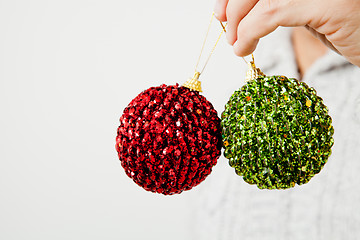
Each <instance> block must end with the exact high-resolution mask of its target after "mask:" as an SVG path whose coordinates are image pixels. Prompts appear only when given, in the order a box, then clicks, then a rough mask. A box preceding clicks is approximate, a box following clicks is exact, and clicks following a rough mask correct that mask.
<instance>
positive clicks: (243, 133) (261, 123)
mask: <svg viewBox="0 0 360 240" xmlns="http://www.w3.org/2000/svg"><path fill="white" fill-rule="evenodd" d="M331 122H332V121H331V117H330V116H329V114H328V109H327V107H326V106H325V105H324V103H323V100H322V99H321V98H320V97H319V96H317V94H316V91H315V90H314V89H313V88H309V87H308V86H307V85H306V84H305V83H303V82H299V81H298V80H296V79H293V78H289V79H288V78H286V77H284V76H258V77H257V78H256V79H253V80H250V81H248V82H247V83H246V84H245V85H244V86H243V87H242V88H241V89H239V90H237V91H235V92H234V94H233V95H232V96H231V98H230V100H229V101H228V103H227V104H226V105H225V110H224V112H223V113H222V119H221V126H222V135H223V146H224V148H225V152H224V156H225V157H226V158H228V159H229V164H230V166H231V167H234V168H235V172H236V174H238V175H240V176H242V177H243V179H244V180H245V181H246V182H247V183H250V184H256V185H257V186H258V187H259V188H261V189H264V188H266V189H286V188H290V187H294V186H295V184H299V185H300V184H304V183H307V182H308V181H309V180H310V179H311V178H312V177H313V176H314V175H315V174H317V173H319V172H320V170H321V169H322V168H323V166H324V164H325V163H326V161H327V159H328V158H329V156H330V154H331V147H332V145H333V143H334V140H333V138H332V136H333V133H334V129H333V127H332V125H331Z"/></svg>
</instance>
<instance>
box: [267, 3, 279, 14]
mask: <svg viewBox="0 0 360 240" xmlns="http://www.w3.org/2000/svg"><path fill="white" fill-rule="evenodd" d="M264 7H265V8H264V14H266V15H269V16H273V15H275V14H276V13H277V12H278V11H279V8H280V0H265V5H264Z"/></svg>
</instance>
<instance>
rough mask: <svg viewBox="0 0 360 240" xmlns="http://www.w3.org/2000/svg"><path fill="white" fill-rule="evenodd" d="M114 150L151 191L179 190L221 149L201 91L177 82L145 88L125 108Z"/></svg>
mask: <svg viewBox="0 0 360 240" xmlns="http://www.w3.org/2000/svg"><path fill="white" fill-rule="evenodd" d="M115 146H116V150H117V152H118V155H119V159H120V161H121V165H122V166H123V168H124V169H125V173H126V174H127V175H128V176H129V177H130V178H132V179H133V181H134V182H135V183H137V184H138V185H139V186H141V187H143V188H144V189H145V190H148V191H151V192H157V193H162V194H165V195H170V194H175V193H181V192H182V191H184V190H189V189H191V188H192V187H194V186H196V185H197V184H199V183H200V182H201V181H203V180H204V179H205V178H206V176H208V175H209V174H210V172H211V168H212V167H213V166H214V165H215V164H216V162H217V159H218V157H219V156H220V154H221V128H220V119H219V117H218V116H217V112H216V110H215V109H214V108H213V106H212V104H211V103H210V102H209V101H207V100H206V98H205V97H203V96H202V95H200V94H199V92H197V91H191V90H189V89H188V88H185V87H179V85H178V84H177V85H173V86H166V85H161V86H160V87H152V88H149V89H147V90H145V91H143V92H142V93H140V94H139V95H138V96H137V97H136V98H135V99H133V100H132V101H131V102H130V104H129V105H128V106H127V107H126V108H125V110H124V113H123V115H122V116H121V118H120V126H119V128H118V131H117V137H116V145H115Z"/></svg>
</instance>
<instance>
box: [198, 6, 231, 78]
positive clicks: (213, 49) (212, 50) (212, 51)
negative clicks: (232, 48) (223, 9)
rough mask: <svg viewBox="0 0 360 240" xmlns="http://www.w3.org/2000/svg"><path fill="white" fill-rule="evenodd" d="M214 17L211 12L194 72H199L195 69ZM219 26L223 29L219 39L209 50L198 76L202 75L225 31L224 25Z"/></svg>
mask: <svg viewBox="0 0 360 240" xmlns="http://www.w3.org/2000/svg"><path fill="white" fill-rule="evenodd" d="M214 15H215V13H214V12H213V13H212V14H211V18H210V23H209V26H208V29H207V31H206V35H205V38H204V42H203V44H202V46H201V50H200V55H199V58H198V60H197V62H196V66H195V72H199V71H197V68H198V66H199V62H200V59H201V56H202V53H203V51H204V47H205V43H206V40H207V38H208V35H209V31H210V27H211V24H212V22H213V19H214ZM220 23H221V22H220ZM221 26H222V28H223V29H222V31H221V33H220V34H219V37H218V38H217V40H216V42H215V44H214V46H213V48H212V49H211V51H210V54H209V56H208V58H207V59H206V61H205V64H204V66H203V68H202V70H201V71H200V72H199V73H200V74H202V73H203V71H204V69H205V67H206V65H207V64H208V62H209V60H210V58H211V56H212V54H213V53H214V51H215V48H216V46H217V44H218V43H219V41H220V38H221V36H222V34H223V33H224V32H225V31H226V30H225V26H226V25H225V26H224V25H223V24H222V23H221Z"/></svg>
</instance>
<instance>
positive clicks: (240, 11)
mask: <svg viewBox="0 0 360 240" xmlns="http://www.w3.org/2000/svg"><path fill="white" fill-rule="evenodd" d="M215 16H216V18H217V19H218V20H220V21H227V23H228V25H227V32H226V37H227V39H228V42H229V43H230V44H231V45H233V47H234V51H235V54H236V55H238V56H246V55H249V54H251V53H252V52H253V51H254V50H255V48H256V46H257V43H258V41H259V39H260V38H262V37H264V36H266V35H267V34H269V33H271V32H273V31H274V30H275V29H276V28H277V27H279V26H283V27H297V26H305V27H306V28H308V29H309V30H310V31H311V32H312V33H313V34H314V35H315V36H317V37H318V38H319V39H320V40H322V41H323V42H324V43H325V44H326V45H327V46H329V47H330V48H333V49H336V50H337V51H338V52H339V53H340V54H342V55H343V56H344V57H346V58H347V59H348V60H349V61H350V62H351V63H353V64H355V65H357V66H360V0H217V1H216V5H215Z"/></svg>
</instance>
